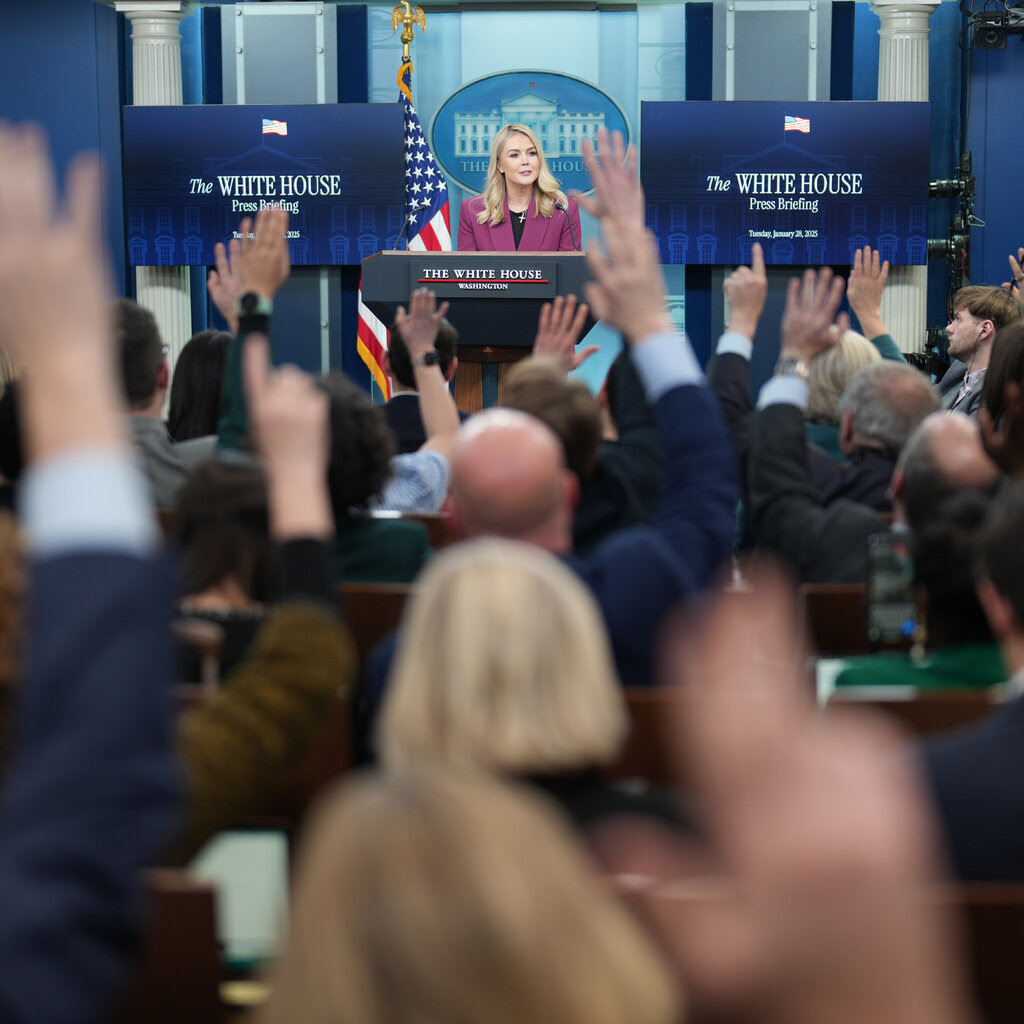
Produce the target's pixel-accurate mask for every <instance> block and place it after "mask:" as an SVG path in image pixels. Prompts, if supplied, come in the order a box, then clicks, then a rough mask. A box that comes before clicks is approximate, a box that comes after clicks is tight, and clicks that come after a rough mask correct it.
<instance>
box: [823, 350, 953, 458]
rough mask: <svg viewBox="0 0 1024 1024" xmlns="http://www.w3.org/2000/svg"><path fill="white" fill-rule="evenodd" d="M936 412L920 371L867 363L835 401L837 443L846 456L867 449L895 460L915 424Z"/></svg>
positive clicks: (886, 363)
mask: <svg viewBox="0 0 1024 1024" xmlns="http://www.w3.org/2000/svg"><path fill="white" fill-rule="evenodd" d="M938 408H939V396H938V393H937V392H936V390H935V388H934V387H932V383H931V381H930V380H929V379H928V378H927V377H926V376H925V375H924V374H923V373H921V371H920V370H916V369H914V367H912V366H909V365H907V364H906V363H896V362H892V361H889V360H883V361H881V362H876V363H871V364H870V365H868V366H865V367H864V369H862V370H860V371H858V372H857V373H856V374H855V375H854V376H853V379H852V380H851V381H850V383H849V386H848V387H847V389H846V390H845V391H844V392H843V397H842V398H841V399H840V401H839V410H840V413H841V415H842V422H841V426H840V443H841V445H842V446H843V450H844V451H846V452H847V454H849V452H850V451H852V450H853V448H854V447H856V446H857V445H867V446H869V447H875V448H881V449H882V450H883V451H884V452H885V453H886V454H887V455H889V456H891V457H892V458H894V459H895V458H896V456H897V455H898V454H899V453H900V452H901V451H902V450H903V446H904V445H905V444H906V443H907V439H908V438H909V437H910V435H911V433H912V432H913V430H914V428H915V427H916V426H917V425H918V423H920V422H921V421H922V420H923V419H924V418H925V416H928V415H929V414H930V413H933V412H935V411H936V410H937V409H938Z"/></svg>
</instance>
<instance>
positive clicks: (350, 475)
mask: <svg viewBox="0 0 1024 1024" xmlns="http://www.w3.org/2000/svg"><path fill="white" fill-rule="evenodd" d="M320 386H321V387H322V388H323V389H324V391H326V392H327V398H328V401H329V403H330V416H331V461H330V465H329V467H328V471H327V486H328V488H329V490H330V492H331V505H332V506H333V508H334V516H335V518H336V519H337V518H340V517H342V516H344V515H346V514H347V513H348V512H349V510H350V509H356V510H361V509H365V508H366V507H367V505H368V504H369V502H370V499H371V498H372V497H373V496H374V495H376V494H379V493H380V491H381V488H383V486H384V484H386V483H387V481H388V477H390V475H391V458H392V456H393V455H394V454H395V438H394V435H393V434H392V433H391V429H390V427H388V421H387V419H386V418H385V415H384V412H383V411H382V410H381V409H379V408H377V407H375V406H374V405H373V404H372V403H371V402H370V397H369V395H367V394H366V392H365V391H363V390H362V389H361V388H360V387H359V386H358V385H357V384H356V383H355V382H354V381H353V380H352V379H351V378H349V377H347V376H346V375H345V374H344V373H342V372H340V371H335V372H333V373H329V374H328V375H327V376H326V377H324V378H323V379H322V380H321V381H320Z"/></svg>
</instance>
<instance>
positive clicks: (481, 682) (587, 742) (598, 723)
mask: <svg viewBox="0 0 1024 1024" xmlns="http://www.w3.org/2000/svg"><path fill="white" fill-rule="evenodd" d="M380 726H381V728H380V734H379V740H380V754H381V760H382V762H383V765H384V767H385V769H386V770H387V771H389V772H397V773H401V774H416V773H417V772H418V771H420V770H421V768H422V766H423V765H424V764H425V763H430V762H438V761H440V762H444V763H447V764H449V765H453V766H456V767H459V768H468V767H474V768H481V769H484V770H487V771H490V772H493V773H497V774H503V775H508V776H514V777H518V778H522V779H527V780H529V781H530V782H531V783H533V784H534V785H536V786H538V787H540V788H541V789H543V790H544V791H545V792H546V793H547V794H548V795H549V796H552V797H553V798H554V799H555V800H556V801H558V802H559V803H560V804H561V805H562V807H563V809H564V810H565V811H566V812H567V813H568V815H569V816H570V817H571V818H572V819H573V820H574V821H575V822H576V823H577V825H579V826H580V827H582V828H586V827H588V826H590V825H592V824H594V823H596V821H597V820H598V819H600V818H602V817H605V816H606V815H610V814H613V813H631V812H632V813H639V814H652V815H654V816H656V817H659V818H662V819H664V820H667V821H670V822H676V821H678V811H677V809H676V806H675V803H674V802H673V801H671V800H668V799H664V798H663V796H662V795H661V794H657V793H654V792H647V793H645V794H635V793H630V794H627V793H625V792H622V791H620V790H618V789H615V788H613V787H611V786H610V785H608V784H607V783H605V782H604V781H603V780H602V777H601V769H602V767H603V766H605V765H607V764H608V763H609V762H611V761H612V760H613V759H614V758H615V756H616V755H617V754H618V752H619V750H620V748H621V746H622V744H623V741H624V740H625V737H626V730H627V719H626V711H625V701H624V698H623V696H622V691H621V688H620V685H619V682H618V680H617V679H616V676H615V670H614V667H613V663H612V658H611V650H610V647H609V643H608V637H607V634H606V631H605V628H604V624H603V622H602V619H601V615H600V612H599V611H598V608H597V605H596V604H595V602H594V599H593V597H592V596H591V595H590V593H589V592H588V591H587V590H586V588H585V587H584V586H583V585H582V584H581V583H580V581H579V579H578V578H577V577H576V576H575V575H574V574H573V573H572V572H571V571H570V570H569V569H568V568H566V566H564V565H563V564H562V563H561V562H560V561H559V560H558V559H556V558H554V557H552V556H551V555H550V554H548V553H547V552H545V551H542V550H539V549H538V548H537V547H536V546H535V545H530V544H522V543H518V542H515V541H509V540H499V539H497V538H488V539H483V540H476V541H470V542H464V543H462V544H459V545H457V546H455V547H452V548H448V549H446V550H445V551H444V552H443V553H442V554H441V555H439V556H438V557H436V558H435V559H434V561H433V562H432V563H431V564H430V565H429V566H428V568H427V569H426V571H425V572H424V573H423V574H422V576H421V578H420V582H419V585H418V587H417V590H416V593H415V595H414V596H413V597H412V599H411V601H410V604H409V607H408V609H407V612H406V616H405V620H404V623H403V629H402V639H401V641H400V647H399V650H398V654H397V658H396V662H395V666H394V670H393V672H392V675H391V677H390V680H389V686H388V693H387V697H386V700H385V704H384V709H383V712H382V717H381V722H380Z"/></svg>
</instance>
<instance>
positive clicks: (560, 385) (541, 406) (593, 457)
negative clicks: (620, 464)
mask: <svg viewBox="0 0 1024 1024" xmlns="http://www.w3.org/2000/svg"><path fill="white" fill-rule="evenodd" d="M501 404H502V405H503V406H505V407H506V408H509V409H519V410H521V411H522V412H526V413H529V414H530V415H531V416H536V417H537V419H539V420H542V421H543V422H544V423H546V424H547V425H548V426H549V427H550V428H551V429H552V430H553V431H554V432H555V434H556V435H557V436H558V439H559V440H560V441H561V442H562V448H563V449H564V452H565V463H566V465H567V466H568V467H569V469H571V470H572V471H573V472H574V473H575V474H576V476H577V477H579V479H580V482H581V483H586V481H587V480H588V479H589V478H590V475H591V474H592V473H593V471H594V466H595V465H596V464H597V460H598V457H599V455H600V453H601V406H600V405H599V404H598V401H597V399H596V398H595V397H594V396H593V395H592V394H591V393H590V389H589V388H588V387H587V386H586V384H584V383H583V382H582V381H580V380H576V379H575V378H572V377H567V376H566V375H565V371H564V370H563V369H562V368H561V367H560V366H559V365H558V364H557V363H556V362H554V360H551V359H544V358H541V357H537V356H531V357H530V358H528V359H524V360H522V361H521V362H518V363H516V364H515V366H513V367H512V368H511V369H510V370H509V371H508V373H507V374H506V376H505V380H504V383H503V385H502V394H501Z"/></svg>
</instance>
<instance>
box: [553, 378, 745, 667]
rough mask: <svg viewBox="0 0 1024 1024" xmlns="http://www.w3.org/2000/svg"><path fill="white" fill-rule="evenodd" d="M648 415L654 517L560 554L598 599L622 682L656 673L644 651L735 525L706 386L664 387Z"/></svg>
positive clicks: (722, 555)
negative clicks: (656, 483)
mask: <svg viewBox="0 0 1024 1024" xmlns="http://www.w3.org/2000/svg"><path fill="white" fill-rule="evenodd" d="M654 413H655V420H656V422H657V424H658V435H659V437H660V439H661V444H662V447H663V450H664V465H665V482H664V487H663V490H662V494H661V497H660V499H659V501H658V504H657V508H656V511H655V519H654V522H653V523H652V525H651V526H638V527H632V528H630V529H626V530H622V531H620V532H618V533H616V534H613V535H612V536H611V537H609V538H608V540H607V541H605V543H604V544H602V545H601V547H600V548H599V549H598V550H597V551H596V552H595V553H594V554H593V555H592V556H590V557H588V558H586V559H580V558H570V559H569V560H568V562H569V564H570V565H571V566H572V567H573V568H574V569H575V570H576V571H577V572H578V573H579V574H580V576H581V577H582V578H583V579H584V580H585V581H586V583H587V585H588V586H589V587H590V588H591V590H592V591H593V593H594V596H595V597H596V599H597V602H598V604H599V605H600V607H601V611H602V613H603V614H604V618H605V622H606V624H607V626H608V634H609V638H610V640H611V644H612V650H613V653H614V655H615V664H616V667H617V669H618V673H619V678H620V679H621V681H622V683H623V685H625V686H627V687H632V686H647V685H650V684H651V683H652V682H654V681H655V680H654V679H653V676H652V670H651V659H652V657H653V654H654V650H655V646H656V641H657V636H658V629H659V626H660V623H661V620H662V618H663V616H664V615H665V613H666V612H668V611H669V610H670V609H671V608H672V607H673V606H674V605H675V604H676V602H678V601H680V600H681V599H683V598H685V597H687V596H689V595H691V594H693V593H695V592H697V591H699V590H700V589H701V588H702V587H704V586H705V585H706V584H707V582H708V581H709V579H710V578H711V576H712V574H713V573H714V572H715V571H716V570H717V569H718V568H719V567H720V566H721V565H722V563H723V561H724V560H725V559H726V558H727V557H728V555H729V552H730V551H731V549H732V538H733V532H734V526H735V515H734V512H735V505H736V487H735V476H734V473H733V459H732V453H731V451H730V449H729V440H728V437H727V436H726V432H725V427H724V425H723V423H722V419H721V415H720V413H719V410H718V407H717V404H716V402H715V399H714V396H713V395H712V394H711V392H710V391H709V389H708V388H707V387H706V386H703V385H697V384H685V385H681V386H679V387H675V388H672V389H671V390H669V391H668V392H666V393H665V394H664V395H662V396H661V398H660V399H659V400H658V402H657V403H656V405H655V408H654Z"/></svg>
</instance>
